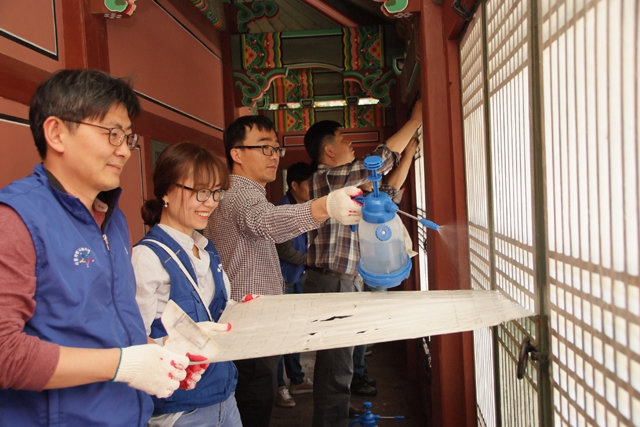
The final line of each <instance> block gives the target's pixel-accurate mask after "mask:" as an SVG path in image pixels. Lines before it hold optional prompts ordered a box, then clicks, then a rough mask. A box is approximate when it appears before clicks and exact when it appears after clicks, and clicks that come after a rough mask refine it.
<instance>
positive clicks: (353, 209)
mask: <svg viewBox="0 0 640 427" xmlns="http://www.w3.org/2000/svg"><path fill="white" fill-rule="evenodd" d="M361 194H362V190H361V189H359V188H358V187H344V188H340V189H338V190H334V191H332V192H331V193H329V196H328V197H327V213H328V214H329V217H330V218H333V219H336V220H337V221H339V222H341V223H342V224H344V225H355V224H357V223H359V222H360V220H361V219H362V206H361V205H360V203H358V202H356V201H355V200H353V199H352V197H355V196H360V195H361Z"/></svg>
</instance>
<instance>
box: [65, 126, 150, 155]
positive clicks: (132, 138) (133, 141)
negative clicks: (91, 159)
mask: <svg viewBox="0 0 640 427" xmlns="http://www.w3.org/2000/svg"><path fill="white" fill-rule="evenodd" d="M62 120H64V121H65V122H71V123H78V124H80V125H87V126H93V127H96V128H100V129H104V130H106V131H109V144H111V145H114V146H116V147H119V146H121V145H122V143H123V142H124V141H125V140H126V141H127V147H129V149H130V150H133V149H134V148H136V147H138V134H137V133H130V134H126V133H125V131H124V130H122V129H120V128H108V127H105V126H100V125H94V124H93V123H87V122H80V121H77V120H69V119H62Z"/></svg>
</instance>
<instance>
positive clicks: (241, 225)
mask: <svg viewBox="0 0 640 427" xmlns="http://www.w3.org/2000/svg"><path fill="white" fill-rule="evenodd" d="M224 148H225V154H226V156H227V162H228V164H229V168H230V169H231V171H232V174H231V188H229V190H228V191H227V192H226V194H225V195H224V197H223V199H222V200H221V201H220V204H219V205H218V208H217V209H216V210H215V211H214V212H213V214H212V215H211V217H210V219H209V223H208V226H207V229H206V230H205V231H204V235H205V236H206V237H207V238H209V239H211V241H213V243H214V244H215V246H216V248H217V249H218V252H219V253H220V258H221V259H222V265H223V267H224V270H225V271H226V272H227V275H228V276H229V279H230V281H231V298H232V299H234V300H236V301H240V300H242V299H243V298H244V296H245V295H251V294H261V295H279V294H282V293H284V280H283V278H282V272H281V270H280V262H279V258H278V252H277V250H276V243H282V242H286V241H287V240H291V239H292V238H294V237H296V236H297V235H299V234H302V233H305V232H307V231H309V230H312V229H315V228H318V227H319V226H321V225H322V224H323V222H324V221H326V220H327V219H329V218H332V220H336V221H339V222H340V223H344V224H357V223H358V222H359V221H360V218H361V212H360V204H359V203H356V202H354V201H353V200H352V199H351V197H352V196H355V195H359V194H362V191H361V190H360V189H358V188H356V187H347V188H337V187H336V188H335V189H334V190H335V191H332V192H331V193H327V194H325V195H324V196H322V197H320V198H317V199H315V200H310V201H308V202H306V203H299V204H295V205H281V206H275V205H273V204H272V203H270V202H269V201H268V200H267V198H266V190H265V186H266V185H267V184H268V183H269V182H272V181H274V180H275V178H276V173H277V171H278V164H279V162H280V158H281V157H282V156H284V153H285V149H284V148H282V147H280V144H279V142H278V138H277V136H276V133H275V130H274V126H273V123H272V122H271V120H270V119H269V118H267V117H264V116H244V117H240V118H239V119H237V120H236V121H234V122H233V123H231V125H229V127H228V128H227V129H226V131H225V133H224ZM277 362H278V356H273V357H263V358H257V359H249V360H240V361H236V362H235V363H236V366H237V368H238V385H237V387H236V401H237V403H238V409H239V410H240V416H241V418H242V424H243V425H244V426H245V427H253V426H257V427H264V426H268V425H269V420H270V418H271V410H272V408H273V404H274V402H275V396H276V388H277V386H276V382H277V381H276V373H277Z"/></svg>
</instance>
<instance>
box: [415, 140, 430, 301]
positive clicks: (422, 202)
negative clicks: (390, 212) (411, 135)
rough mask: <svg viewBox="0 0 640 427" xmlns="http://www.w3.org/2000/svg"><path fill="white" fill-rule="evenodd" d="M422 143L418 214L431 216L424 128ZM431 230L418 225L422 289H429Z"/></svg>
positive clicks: (418, 159)
mask: <svg viewBox="0 0 640 427" xmlns="http://www.w3.org/2000/svg"><path fill="white" fill-rule="evenodd" d="M419 139H420V143H419V144H418V149H417V150H416V156H415V160H414V162H413V166H414V169H413V170H414V178H415V179H414V181H415V184H416V215H417V216H418V217H419V218H427V219H431V218H429V215H428V212H427V193H426V183H427V181H426V174H425V170H424V132H423V131H422V129H421V130H420V132H419ZM429 233H433V231H431V232H429V231H427V229H426V228H425V227H422V226H419V227H418V255H417V256H416V257H415V258H413V259H414V262H415V260H417V261H418V264H419V266H420V268H419V270H420V290H421V291H428V290H429V265H428V264H427V239H428V238H429Z"/></svg>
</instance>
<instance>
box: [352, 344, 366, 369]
mask: <svg viewBox="0 0 640 427" xmlns="http://www.w3.org/2000/svg"><path fill="white" fill-rule="evenodd" d="M366 351H367V345H366V344H363V345H357V346H355V347H354V348H353V375H354V376H358V377H362V376H364V374H365V372H367V361H366V360H365V356H364V353H365V352H366Z"/></svg>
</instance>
